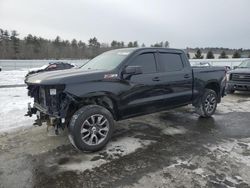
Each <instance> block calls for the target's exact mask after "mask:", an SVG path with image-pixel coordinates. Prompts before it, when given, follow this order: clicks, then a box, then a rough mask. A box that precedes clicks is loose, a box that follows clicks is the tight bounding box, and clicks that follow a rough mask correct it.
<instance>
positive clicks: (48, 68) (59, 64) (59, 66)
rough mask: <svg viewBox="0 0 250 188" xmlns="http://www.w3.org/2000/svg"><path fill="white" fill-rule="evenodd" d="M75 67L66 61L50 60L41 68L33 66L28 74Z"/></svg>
mask: <svg viewBox="0 0 250 188" xmlns="http://www.w3.org/2000/svg"><path fill="white" fill-rule="evenodd" d="M73 67H75V65H73V64H70V63H65V62H50V63H49V64H48V65H44V66H42V67H40V68H33V69H30V70H29V72H28V74H27V75H26V77H27V76H30V75H32V74H36V73H40V72H47V71H56V70H65V69H71V68H73Z"/></svg>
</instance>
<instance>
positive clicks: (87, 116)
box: [69, 105, 114, 151]
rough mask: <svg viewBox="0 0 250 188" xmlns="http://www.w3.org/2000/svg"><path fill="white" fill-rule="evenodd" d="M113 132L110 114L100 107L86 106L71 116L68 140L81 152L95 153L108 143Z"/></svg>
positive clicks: (112, 121)
mask: <svg viewBox="0 0 250 188" xmlns="http://www.w3.org/2000/svg"><path fill="white" fill-rule="evenodd" d="M113 130H114V120H113V116H112V114H111V113H110V112H109V111H108V110H107V109H106V108H104V107H102V106H98V105H88V106H84V107H82V108H81V109H79V110H78V111H77V112H75V114H74V115H73V116H72V118H71V121H70V125H69V138H70V141H71V143H72V144H73V145H74V146H75V147H76V148H77V149H79V150H81V151H97V150H100V149H102V148H103V147H104V146H105V145H106V144H107V143H108V141H109V140H110V138H111V136H112V133H113Z"/></svg>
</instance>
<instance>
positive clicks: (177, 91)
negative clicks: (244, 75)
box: [26, 48, 226, 151]
mask: <svg viewBox="0 0 250 188" xmlns="http://www.w3.org/2000/svg"><path fill="white" fill-rule="evenodd" d="M26 83H27V85H28V95H29V96H31V97H33V98H34V105H33V106H32V107H31V105H29V110H28V113H27V114H28V115H30V116H31V115H32V114H37V118H38V119H37V123H38V124H39V125H41V124H42V123H43V122H47V123H48V124H50V125H53V126H55V127H57V128H58V127H61V128H64V127H68V130H69V138H70V141H71V143H72V144H73V145H74V146H75V147H76V148H78V149H79V150H85V151H95V150H99V149H101V148H102V147H104V146H105V144H106V143H107V142H108V141H109V139H110V138H111V135H112V132H113V130H114V120H116V121H118V120H122V119H126V118H130V117H134V116H139V115H144V114H149V113H153V112H159V111H162V110H167V109H172V108H176V107H180V106H184V105H188V104H193V106H195V108H196V111H197V113H198V114H199V115H200V116H202V117H210V116H211V115H213V113H214V112H215V110H216V107H217V103H219V102H220V101H221V98H222V97H223V96H224V91H225V85H226V71H225V69H224V68H220V67H201V68H192V67H191V66H190V63H189V61H188V58H187V57H186V55H185V53H184V51H182V50H177V49H167V48H124V49H118V50H112V51H108V52H105V53H103V54H101V55H99V56H97V57H95V58H94V59H92V60H90V61H89V62H88V63H87V64H85V65H84V66H82V67H81V68H79V69H71V70H62V71H53V72H47V73H41V74H37V75H34V76H30V77H28V78H27V80H26Z"/></svg>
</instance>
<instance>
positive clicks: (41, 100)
mask: <svg viewBox="0 0 250 188" xmlns="http://www.w3.org/2000/svg"><path fill="white" fill-rule="evenodd" d="M38 100H39V103H40V105H42V106H44V107H45V106H46V91H45V89H44V88H42V87H40V88H39V98H38Z"/></svg>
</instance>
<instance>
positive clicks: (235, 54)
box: [233, 51, 241, 58]
mask: <svg viewBox="0 0 250 188" xmlns="http://www.w3.org/2000/svg"><path fill="white" fill-rule="evenodd" d="M233 58H241V55H240V52H239V51H235V52H234V54H233Z"/></svg>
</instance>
